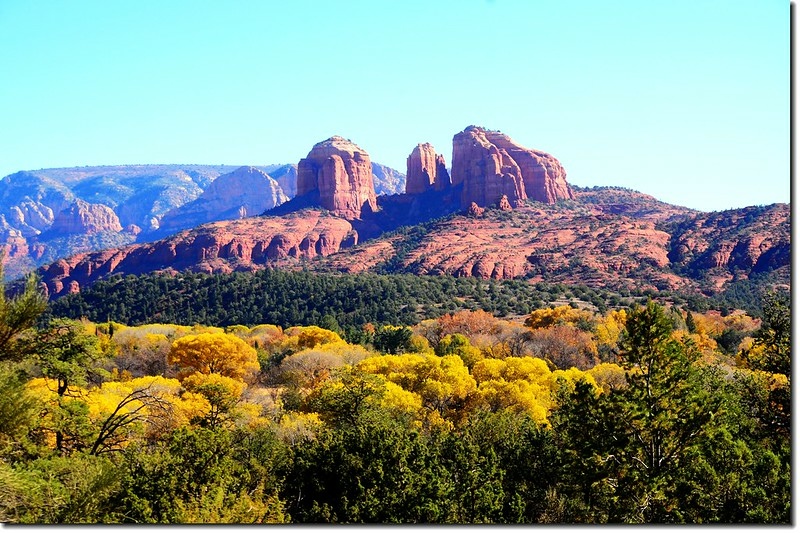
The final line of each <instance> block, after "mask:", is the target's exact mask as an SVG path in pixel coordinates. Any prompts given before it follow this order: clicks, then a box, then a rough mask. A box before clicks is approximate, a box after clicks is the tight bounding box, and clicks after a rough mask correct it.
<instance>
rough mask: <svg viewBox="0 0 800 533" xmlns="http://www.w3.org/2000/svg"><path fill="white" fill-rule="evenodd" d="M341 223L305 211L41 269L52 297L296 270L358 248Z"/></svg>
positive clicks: (204, 228) (220, 224) (346, 225)
mask: <svg viewBox="0 0 800 533" xmlns="http://www.w3.org/2000/svg"><path fill="white" fill-rule="evenodd" d="M357 239H358V237H357V234H356V233H355V232H354V231H353V226H352V225H351V224H350V223H349V222H347V221H346V220H344V219H343V218H340V217H336V216H333V215H330V214H324V213H322V212H320V211H318V210H306V211H302V212H299V213H294V214H292V215H289V216H285V217H251V218H245V219H240V220H233V221H224V222H216V223H211V224H206V225H204V226H201V227H199V228H196V229H193V230H187V231H182V232H180V233H178V234H176V235H173V236H171V237H168V238H166V239H162V240H160V241H157V242H155V243H147V244H145V243H139V244H133V245H130V246H126V247H123V248H116V249H110V250H104V251H100V252H92V253H85V254H77V255H74V256H72V257H69V258H67V259H60V260H58V261H56V262H54V263H52V264H50V265H47V266H45V267H43V268H41V269H40V270H39V273H40V274H41V276H42V281H43V284H44V286H45V287H46V289H47V293H48V294H49V295H51V296H58V295H62V294H66V293H69V292H74V291H77V290H80V287H82V286H84V285H85V284H87V283H91V282H92V281H94V280H96V279H98V278H100V277H103V276H105V275H107V274H111V273H115V272H121V273H126V274H141V273H144V272H158V271H165V272H170V271H183V270H188V271H193V272H207V273H212V272H223V273H227V272H232V271H234V270H237V271H242V270H244V271H247V270H255V269H259V268H264V267H265V266H276V267H278V266H291V265H298V264H300V263H302V262H305V261H307V260H309V259H313V258H315V257H318V256H326V255H330V254H333V253H335V252H337V251H339V250H342V249H346V248H348V247H351V246H354V245H355V244H357Z"/></svg>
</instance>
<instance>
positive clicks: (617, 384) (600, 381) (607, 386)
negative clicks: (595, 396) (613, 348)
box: [586, 363, 628, 392]
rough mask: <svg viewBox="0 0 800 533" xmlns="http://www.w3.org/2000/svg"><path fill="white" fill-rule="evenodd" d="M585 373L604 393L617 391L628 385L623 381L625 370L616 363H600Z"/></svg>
mask: <svg viewBox="0 0 800 533" xmlns="http://www.w3.org/2000/svg"><path fill="white" fill-rule="evenodd" d="M586 373H587V374H588V375H590V376H592V378H594V380H595V382H596V383H597V385H598V386H600V387H601V388H602V389H603V391H604V392H611V391H612V390H619V389H622V388H625V387H626V386H627V385H628V381H627V380H626V379H625V369H624V368H622V367H621V366H619V365H618V364H616V363H600V364H599V365H597V366H595V367H593V368H590V369H589V370H587V371H586Z"/></svg>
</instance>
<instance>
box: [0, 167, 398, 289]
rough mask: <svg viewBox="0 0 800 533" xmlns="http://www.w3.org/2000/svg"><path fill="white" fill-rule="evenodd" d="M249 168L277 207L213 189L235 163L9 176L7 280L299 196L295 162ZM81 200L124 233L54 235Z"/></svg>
mask: <svg viewBox="0 0 800 533" xmlns="http://www.w3.org/2000/svg"><path fill="white" fill-rule="evenodd" d="M247 168H255V169H257V170H258V171H259V172H262V173H264V174H267V175H268V176H269V177H270V178H272V179H274V180H275V181H276V182H277V184H278V186H279V190H278V189H276V188H275V186H274V185H271V184H270V186H269V187H268V189H269V190H268V191H267V192H266V193H265V194H266V195H267V197H268V198H274V202H271V201H259V200H256V199H251V198H250V197H249V195H247V198H245V196H244V192H245V189H244V188H243V187H241V186H239V185H237V184H236V183H233V184H231V183H228V185H230V187H228V186H222V184H223V183H225V182H224V181H223V182H222V183H220V184H217V186H214V183H216V180H217V179H218V178H219V177H222V176H225V175H229V174H231V173H234V172H235V171H236V170H237V167H234V166H230V165H216V166H211V165H123V166H101V167H74V168H58V169H42V170H36V171H30V172H18V173H15V174H12V175H10V176H6V177H5V178H3V179H2V180H0V248H2V250H3V251H4V253H5V272H4V274H5V277H6V278H7V279H13V278H16V277H18V276H20V275H22V274H24V273H26V272H29V271H30V270H32V269H34V268H35V267H37V266H40V265H42V264H46V263H47V262H49V261H52V260H54V259H57V258H59V257H61V256H69V255H72V254H76V253H82V252H86V251H92V250H99V249H103V248H105V247H109V246H120V245H124V244H128V243H131V242H133V241H135V240H139V241H140V242H147V241H152V240H157V239H159V238H163V237H166V236H169V235H171V234H173V233H175V232H176V231H178V230H180V229H184V228H188V227H193V226H196V225H199V224H203V223H205V222H210V221H214V220H221V219H225V218H238V217H239V216H240V214H241V213H240V208H241V207H244V209H245V211H246V212H247V214H248V216H249V215H253V214H260V213H262V212H263V211H265V210H266V209H269V208H271V207H273V206H274V205H278V204H280V203H281V202H283V201H285V200H286V199H287V198H292V197H293V196H295V194H296V191H297V165H296V164H289V165H267V166H260V167H247ZM372 173H373V181H374V183H375V190H376V193H377V194H396V193H398V192H402V190H403V187H404V186H405V175H403V174H402V173H400V172H398V171H396V170H394V169H391V168H389V167H386V166H384V165H380V164H378V163H372ZM262 178H263V177H262ZM256 181H257V180H256ZM262 181H263V180H262ZM268 183H269V182H268ZM237 190H238V191H239V192H240V193H242V194H240V195H239V198H238V200H237V199H236V198H229V197H228V196H229V194H228V193H229V192H231V191H232V192H233V193H236V191H237ZM235 195H236V194H234V196H235ZM78 200H80V201H82V202H85V203H86V204H89V205H93V206H96V207H94V208H93V210H94V211H95V212H96V213H97V214H98V216H99V213H100V212H103V213H105V214H104V215H103V216H105V217H106V218H108V219H111V213H109V212H107V211H105V208H108V209H110V210H112V211H113V215H114V216H115V217H116V218H117V219H118V222H119V226H121V228H119V229H118V228H117V227H116V224H111V225H108V226H106V227H104V228H103V229H97V227H96V225H97V224H99V225H100V226H104V225H105V223H104V222H102V221H100V220H97V221H95V222H87V224H88V226H87V225H86V224H84V223H82V222H79V221H78V222H77V223H75V222H76V221H74V220H73V221H72V222H69V221H67V220H66V219H62V221H61V222H60V223H58V224H57V226H60V227H56V228H55V230H54V231H51V229H52V227H53V224H54V223H55V222H56V218H57V217H58V216H59V213H61V212H62V211H64V210H65V209H68V208H71V206H74V205H75V202H76V201H78ZM233 204H237V205H233ZM99 206H105V207H103V208H100V207H99ZM165 217H166V219H167V220H166V221H165V220H164V219H165ZM92 227H95V229H91V228H92ZM87 230H88V233H87V232H86V231H87Z"/></svg>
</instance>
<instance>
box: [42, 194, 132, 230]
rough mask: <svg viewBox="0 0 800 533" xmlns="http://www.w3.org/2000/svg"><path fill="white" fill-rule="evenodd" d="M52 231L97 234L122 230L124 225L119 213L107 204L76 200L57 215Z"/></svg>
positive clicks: (51, 227)
mask: <svg viewBox="0 0 800 533" xmlns="http://www.w3.org/2000/svg"><path fill="white" fill-rule="evenodd" d="M50 231H53V232H55V233H61V234H75V233H80V234H84V235H95V234H97V233H101V232H103V231H113V232H120V231H122V225H121V224H120V223H119V218H118V217H117V214H116V213H114V210H113V209H111V208H110V207H108V206H107V205H103V204H90V203H88V202H85V201H83V200H76V201H75V203H73V204H72V205H71V206H69V207H68V208H67V209H64V210H63V211H61V212H60V213H58V214H57V215H56V216H55V218H54V219H53V224H52V226H50Z"/></svg>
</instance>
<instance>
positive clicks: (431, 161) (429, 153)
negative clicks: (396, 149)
mask: <svg viewBox="0 0 800 533" xmlns="http://www.w3.org/2000/svg"><path fill="white" fill-rule="evenodd" d="M449 186H450V175H449V174H448V173H447V167H446V166H445V162H444V156H443V155H441V154H437V153H436V150H434V149H433V146H432V145H431V144H430V143H425V144H418V145H417V146H416V147H414V150H413V151H412V152H411V155H409V156H408V158H407V159H406V194H422V193H424V192H427V191H429V190H431V189H435V190H438V191H441V190H444V189H446V188H447V187H449Z"/></svg>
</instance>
